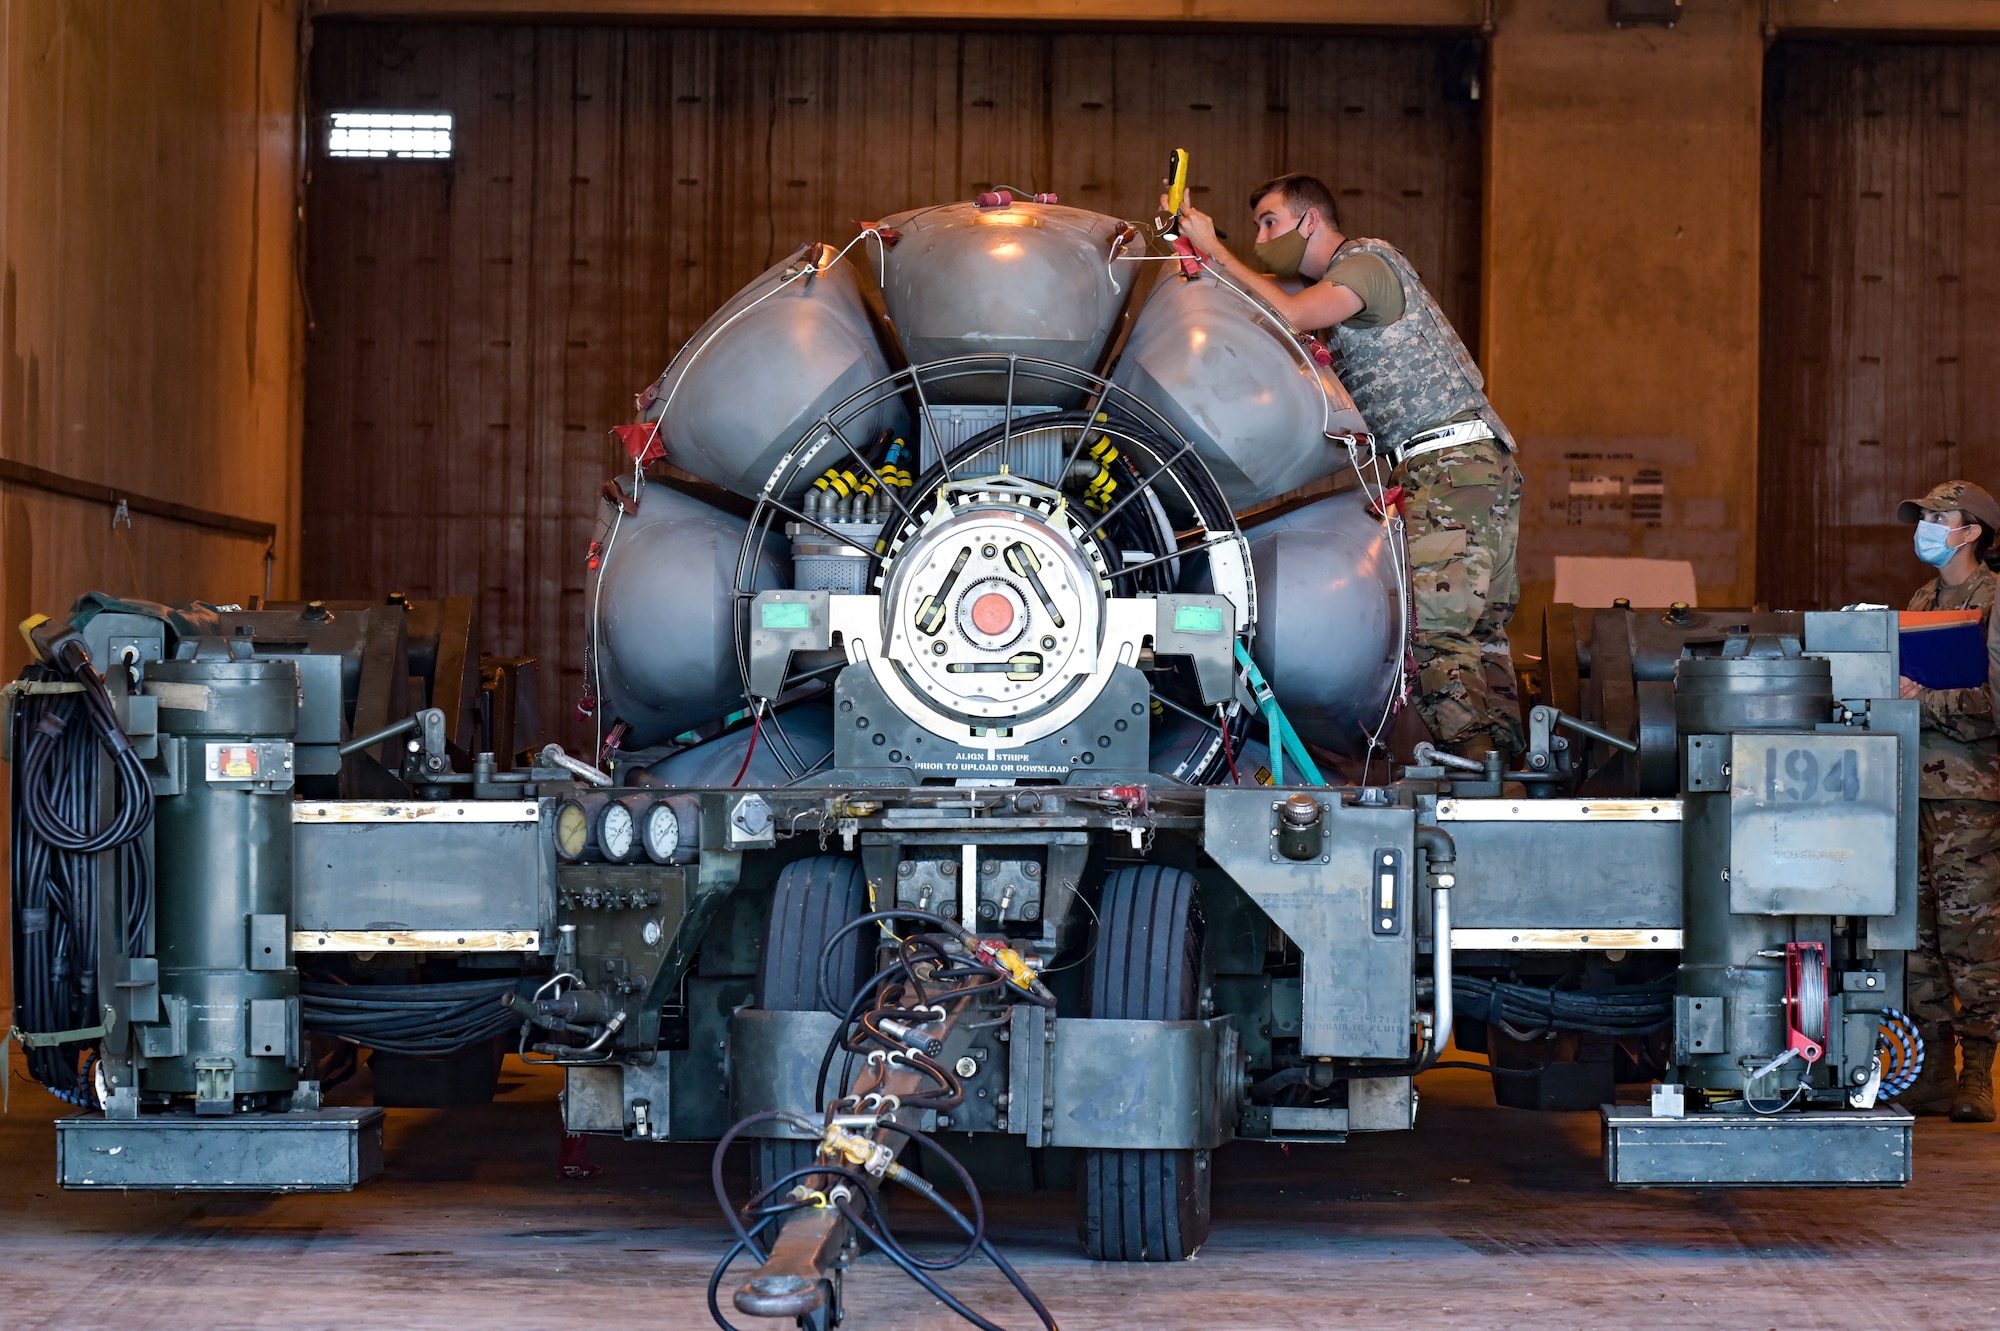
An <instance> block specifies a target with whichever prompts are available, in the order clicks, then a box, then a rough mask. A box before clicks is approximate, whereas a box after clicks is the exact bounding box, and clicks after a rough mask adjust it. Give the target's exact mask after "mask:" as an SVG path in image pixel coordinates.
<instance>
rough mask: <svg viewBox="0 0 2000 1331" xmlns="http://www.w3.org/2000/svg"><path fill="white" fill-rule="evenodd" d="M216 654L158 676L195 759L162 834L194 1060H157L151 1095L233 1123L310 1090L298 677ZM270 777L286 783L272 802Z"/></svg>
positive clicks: (185, 1056) (166, 907)
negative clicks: (296, 796) (262, 1099)
mask: <svg viewBox="0 0 2000 1331" xmlns="http://www.w3.org/2000/svg"><path fill="white" fill-rule="evenodd" d="M203 648H204V651H203V657H204V658H205V657H207V656H208V654H209V652H210V651H211V650H212V651H213V653H214V657H215V659H197V660H192V661H160V662H157V663H155V664H154V665H152V666H149V667H148V668H147V671H146V688H147V690H148V691H149V692H151V693H153V694H154V695H155V696H156V697H158V698H159V700H160V733H161V734H162V735H163V736H173V737H177V738H178V739H179V740H180V742H181V744H182V746H183V748H182V753H183V761H182V772H183V783H182V790H181V792H180V793H179V794H177V795H167V796H163V797H162V798H161V799H160V801H159V804H158V806H157V809H156V811H155V813H154V822H153V827H154V838H155V841H154V855H155V862H156V864H157V869H156V874H157V877H156V900H155V910H156V912H157V924H156V940H157V950H158V955H159V961H160V998H161V1004H162V1008H163V1010H162V1013H161V1017H162V1019H163V1020H166V1019H167V1018H168V1017H169V1015H170V1014H171V1013H173V1012H174V1010H175V1009H179V1015H180V1018H181V1026H182V1029H183V1031H184V1032H185V1046H184V1047H185V1052H184V1053H182V1054H181V1055H179V1056H177V1057H172V1058H149V1059H148V1060H147V1062H146V1065H145V1067H144V1068H143V1069H141V1071H140V1086H141V1088H142V1089H143V1090H146V1091H152V1092H166V1093H169V1094H175V1095H187V1094H193V1093H196V1092H197V1091H198V1090H199V1091H200V1092H201V1093H202V1100H201V1107H203V1108H204V1109H209V1110H213V1111H215V1112H227V1105H228V1104H229V1103H231V1101H233V1096H236V1095H245V1094H255V1093H258V1092H289V1091H291V1090H293V1089H295V1088H296V1087H297V1085H298V1073H297V1067H296V1065H297V1062H298V1058H299V1041H300V1036H299V1034H298V1020H299V1014H298V1002H297V1000H298V993H299V973H298V971H296V970H295V969H293V968H292V965H291V957H290V955H289V953H290V948H291V918H290V917H291V909H292V789H291V787H292V771H291V768H290V766H289V764H290V762H291V752H292V748H291V744H290V742H289V741H290V740H291V738H292V736H293V735H294V734H295V733H296V732H297V730H298V694H299V671H298V666H297V665H295V664H294V663H292V662H291V661H270V660H264V661H259V660H240V661H239V660H230V659H227V656H226V651H227V649H226V647H225V646H224V645H223V644H221V643H220V642H205V643H204V644H203ZM274 764H275V770H271V769H273V766H274ZM260 776H261V777H276V778H277V780H275V781H272V782H271V788H269V789H261V790H260V789H256V788H254V786H253V784H252V783H253V782H254V781H255V780H256V779H257V778H258V777H260ZM253 1004H256V1005H259V1006H257V1007H256V1008H255V1010H254V1011H253V1006H252V1005H253ZM264 1004H275V1005H276V1006H275V1007H269V1006H263V1005H264ZM204 1074H205V1075H204ZM202 1083H205V1084H202ZM217 1092H227V1093H229V1095H230V1099H228V1100H225V1099H223V1098H222V1097H221V1096H220V1095H218V1094H216V1093H217ZM218 1104H219V1105H222V1106H224V1107H223V1108H221V1109H219V1110H216V1108H215V1107H216V1105H218Z"/></svg>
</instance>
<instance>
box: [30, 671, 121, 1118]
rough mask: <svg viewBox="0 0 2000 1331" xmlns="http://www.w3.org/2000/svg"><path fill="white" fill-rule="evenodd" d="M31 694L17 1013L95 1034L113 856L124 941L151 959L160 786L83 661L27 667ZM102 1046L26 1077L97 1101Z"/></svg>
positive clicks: (38, 1050)
mask: <svg viewBox="0 0 2000 1331" xmlns="http://www.w3.org/2000/svg"><path fill="white" fill-rule="evenodd" d="M21 680H22V682H23V683H25V684H28V685H66V686H68V688H67V691H63V692H54V691H49V692H37V691H27V692H22V693H20V694H19V695H18V696H17V697H16V699H15V706H14V708H13V730H12V734H11V735H10V736H9V739H10V741H11V748H12V752H13V753H14V755H15V758H16V768H15V775H14V786H13V800H12V808H11V810H10V827H11V830H12V855H11V864H10V871H11V875H10V876H11V882H12V888H13V891H12V896H13V901H12V908H13V926H14V1004H15V1008H16V1017H15V1021H16V1023H17V1024H18V1025H19V1026H20V1027H21V1028H22V1029H23V1030H25V1031H27V1032H29V1033H31V1034H34V1033H39V1034H46V1033H50V1032H54V1031H67V1030H87V1029H89V1028H91V1027H93V1026H96V1025H97V1024H98V1023H99V1020H100V1018H101V1015H102V1010H101V1004H102V998H101V995H100V994H99V983H98V973H97V931H98V902H99V896H100V889H101V887H102V881H101V870H102V856H104V855H105V854H106V853H107V852H108V853H112V854H113V855H114V856H115V859H114V872H115V874H116V880H117V882H118V883H119V885H120V889H121V892H122V896H121V900H120V901H119V903H118V909H119V913H120V916H121V917H122V924H123V928H122V931H121V941H122V943H123V946H124V950H125V952H126V954H127V955H128V956H134V957H137V956H143V955H145V952H146V947H147V934H148V932H149V930H150V927H151V923H152V912H153V875H152V864H151V859H150V856H149V855H148V853H147V847H146V842H145V833H146V831H147V830H148V829H149V828H150V827H151V826H152V821H153V785H152V780H151V778H150V777H149V776H148V775H147V774H146V770H145V768H144V767H143V766H142V764H141V762H140V760H139V757H138V755H137V754H136V753H135V752H134V751H133V749H132V745H131V742H130V741H129V740H128V739H127V738H126V736H125V732H124V730H123V729H122V728H121V727H120V726H119V724H118V717H117V713H116V711H115V710H114V709H113V707H112V703H111V698H110V695H109V694H108V693H107V692H106V691H105V688H104V681H103V680H102V679H100V678H99V677H98V675H97V672H96V671H95V670H93V669H92V668H91V667H90V665H89V663H88V661H87V660H79V661H77V662H75V663H74V664H72V665H67V666H64V665H44V664H36V665H31V666H29V667H28V668H27V669H26V670H24V671H23V672H22V674H21ZM107 755H108V756H109V757H110V759H111V763H112V774H113V778H114V780H113V785H112V791H111V800H110V809H109V813H108V814H105V813H104V812H103V794H104V792H103V789H102V786H103V782H102V767H101V764H102V762H103V760H104V759H105V757H106V756H107ZM93 1044H94V1041H90V1040H78V1041H72V1042H68V1043H65V1044H61V1045H43V1046H37V1047H31V1048H29V1049H28V1050H27V1061H28V1071H29V1075H30V1076H32V1077H34V1079H35V1080H36V1081H38V1082H40V1083H41V1084H42V1085H43V1086H45V1087H47V1088H48V1089H49V1090H50V1091H51V1092H53V1093H54V1094H56V1095H57V1096H59V1097H60V1098H62V1099H64V1100H67V1101H69V1102H70V1103H72V1104H77V1105H88V1104H90V1103H91V1102H92V1100H93V1099H94V1092H93V1090H92V1088H91V1086H90V1077H89V1074H88V1064H86V1065H85V1066H84V1067H83V1068H79V1066H78V1057H79V1055H81V1054H84V1053H85V1052H86V1051H88V1050H89V1049H90V1048H91V1047H92V1045H93Z"/></svg>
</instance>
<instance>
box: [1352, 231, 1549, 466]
mask: <svg viewBox="0 0 2000 1331" xmlns="http://www.w3.org/2000/svg"><path fill="white" fill-rule="evenodd" d="M1339 254H1373V255H1375V256H1376V257H1377V258H1379V259H1381V260H1382V261H1383V262H1385V263H1387V264H1388V265H1389V268H1390V270H1391V271H1392V272H1394V273H1395V274H1396V278H1397V280H1398V281H1400V282H1401V283H1402V284H1403V317H1402V318H1400V319H1398V320H1396V322H1394V323H1392V324H1384V325H1382V326H1381V327H1379V328H1354V327H1351V326H1349V325H1347V324H1341V325H1340V326H1339V327H1338V328H1336V329H1334V340H1335V342H1336V343H1337V345H1338V346H1339V348H1340V365H1339V373H1340V382H1341V383H1342V384H1344V385H1345V386H1346V388H1347V391H1348V392H1349V393H1350V394H1352V395H1353V398H1354V405H1355V406H1356V407H1358V408H1359V409H1360V411H1361V414H1362V415H1363V416H1364V417H1366V418H1367V420H1368V428H1369V429H1371V430H1373V431H1374V432H1375V438H1376V440H1377V441H1378V442H1380V443H1381V444H1383V445H1384V446H1395V445H1400V444H1403V443H1407V442H1408V441H1409V440H1410V438H1411V437H1412V436H1414V435H1417V434H1420V433H1422V432H1423V431H1425V430H1428V429H1430V428H1431V427H1432V426H1434V425H1443V424H1444V423H1445V422H1446V421H1451V420H1464V419H1470V418H1471V417H1474V416H1477V417H1478V418H1479V419H1481V420H1483V421H1485V422H1486V423H1487V424H1488V425H1489V426H1491V427H1492V428H1493V436H1494V438H1496V439H1498V440H1499V441H1500V443H1501V446H1502V447H1504V448H1505V449H1506V450H1507V451H1508V452H1510V453H1511V452H1513V451H1514V436H1513V435H1511V434H1509V433H1507V427H1506V426H1505V425H1503V424H1501V422H1500V414H1499V413H1498V412H1496V411H1494V410H1493V404H1492V403H1490V402H1488V401H1487V400H1486V380H1485V377H1484V376H1482V375H1481V374H1480V373H1479V366H1478V365H1477V364H1475V363H1474V362H1473V359H1472V353H1471V352H1469V351H1467V350H1466V349H1465V343H1464V342H1462V341H1460V340H1459V336H1458V332H1457V330H1456V329H1454V328H1453V327H1452V326H1451V320H1449V319H1447V318H1445V317H1444V311H1443V310H1441V309H1439V308H1438V303H1437V301H1436V300H1434V299H1432V297H1431V293H1430V291H1429V290H1428V289H1427V288H1426V287H1425V286H1424V283H1423V279H1422V278H1420V277H1418V276H1417V270H1416V269H1414V268H1412V267H1411V266H1410V261H1409V260H1408V259H1405V258H1404V257H1403V252H1402V251H1401V250H1399V249H1397V248H1396V247H1395V246H1394V245H1391V244H1390V243H1389V242H1388V241H1386V240H1370V239H1367V238H1365V237H1364V238H1359V239H1354V240H1349V241H1348V242H1347V243H1346V244H1345V245H1343V246H1341V248H1340V251H1339ZM1337 257H1338V255H1336V258H1337Z"/></svg>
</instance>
